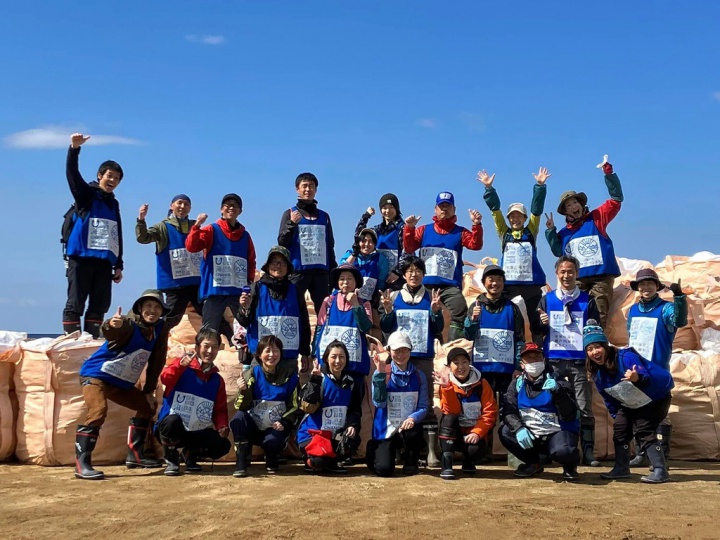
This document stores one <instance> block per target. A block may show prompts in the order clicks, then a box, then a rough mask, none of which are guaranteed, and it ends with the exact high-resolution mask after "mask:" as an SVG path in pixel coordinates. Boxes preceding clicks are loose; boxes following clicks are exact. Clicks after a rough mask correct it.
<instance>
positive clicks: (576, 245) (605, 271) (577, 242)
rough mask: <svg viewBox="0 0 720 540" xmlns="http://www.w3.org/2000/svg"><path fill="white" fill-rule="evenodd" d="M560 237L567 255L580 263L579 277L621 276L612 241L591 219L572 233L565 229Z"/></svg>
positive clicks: (561, 231)
mask: <svg viewBox="0 0 720 540" xmlns="http://www.w3.org/2000/svg"><path fill="white" fill-rule="evenodd" d="M558 235H559V236H560V240H561V241H562V249H563V251H564V252H565V254H566V255H572V256H573V257H575V258H576V259H577V260H578V262H579V263H580V273H579V275H578V277H581V278H584V277H592V276H601V275H609V276H619V275H620V267H619V266H618V263H617V260H615V248H614V247H613V243H612V240H610V239H609V238H608V237H607V236H605V235H603V234H601V233H600V230H599V229H598V228H597V227H596V226H595V222H594V221H593V220H592V219H591V218H589V217H588V218H587V219H586V220H585V221H584V222H583V224H582V225H581V226H580V228H578V229H573V230H572V231H571V230H570V229H568V228H567V227H563V228H562V229H561V230H560V232H559V233H558Z"/></svg>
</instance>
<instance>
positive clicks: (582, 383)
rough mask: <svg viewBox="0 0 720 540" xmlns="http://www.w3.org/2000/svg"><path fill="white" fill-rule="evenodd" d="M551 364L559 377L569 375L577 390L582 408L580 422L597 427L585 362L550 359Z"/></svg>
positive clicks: (578, 400)
mask: <svg viewBox="0 0 720 540" xmlns="http://www.w3.org/2000/svg"><path fill="white" fill-rule="evenodd" d="M550 365H551V366H552V368H553V370H554V371H555V372H556V373H557V374H558V376H559V377H561V378H565V377H567V378H568V380H569V381H570V384H572V385H573V389H574V390H575V399H576V400H577V404H578V408H579V409H580V424H581V425H582V426H584V427H588V428H595V417H594V416H593V412H592V383H591V382H590V380H589V379H588V376H587V370H586V369H585V364H580V363H576V362H575V361H574V360H553V359H551V360H550Z"/></svg>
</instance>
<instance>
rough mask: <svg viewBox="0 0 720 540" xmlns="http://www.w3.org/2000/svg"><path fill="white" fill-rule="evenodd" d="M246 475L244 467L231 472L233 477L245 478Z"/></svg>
mask: <svg viewBox="0 0 720 540" xmlns="http://www.w3.org/2000/svg"><path fill="white" fill-rule="evenodd" d="M247 475H248V473H247V470H246V469H237V470H235V472H233V476H234V477H235V478H245V477H246V476H247Z"/></svg>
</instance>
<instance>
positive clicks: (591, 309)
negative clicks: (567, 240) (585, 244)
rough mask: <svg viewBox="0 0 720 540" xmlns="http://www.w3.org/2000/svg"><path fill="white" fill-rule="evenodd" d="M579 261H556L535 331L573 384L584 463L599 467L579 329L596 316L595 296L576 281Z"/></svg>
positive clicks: (548, 355)
mask: <svg viewBox="0 0 720 540" xmlns="http://www.w3.org/2000/svg"><path fill="white" fill-rule="evenodd" d="M579 269H580V263H578V261H577V259H575V258H574V257H570V256H568V255H563V256H562V257H560V258H559V259H558V260H557V262H556V263H555V275H556V277H557V281H558V287H557V289H555V290H553V291H550V292H548V293H547V294H546V295H545V296H543V298H542V300H540V304H539V305H538V318H537V319H536V320H535V325H536V326H535V332H537V333H540V334H542V335H543V336H545V340H544V342H543V354H544V355H545V358H547V359H548V361H549V362H550V365H551V366H552V367H553V369H554V370H555V371H556V372H558V373H559V374H560V376H561V377H566V376H567V377H568V378H569V380H570V382H572V384H573V386H574V388H575V398H576V399H577V402H578V406H579V407H580V411H581V413H580V437H581V439H582V449H583V455H582V461H583V464H584V465H590V466H591V467H599V466H600V462H599V461H598V460H596V459H595V417H594V416H593V413H592V385H591V384H590V381H589V380H588V377H587V371H586V369H585V351H584V350H583V346H582V332H583V328H584V327H585V325H586V324H587V321H588V319H595V320H597V318H598V309H597V306H596V305H595V300H594V299H593V298H592V297H591V296H590V295H589V294H588V293H587V292H584V291H581V290H580V288H579V287H578V285H577V275H578V271H579Z"/></svg>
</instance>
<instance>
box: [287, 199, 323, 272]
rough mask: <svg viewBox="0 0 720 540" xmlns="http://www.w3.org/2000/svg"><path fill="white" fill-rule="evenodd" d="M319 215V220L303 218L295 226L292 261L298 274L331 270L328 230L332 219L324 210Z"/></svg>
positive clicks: (291, 247)
mask: <svg viewBox="0 0 720 540" xmlns="http://www.w3.org/2000/svg"><path fill="white" fill-rule="evenodd" d="M292 210H297V206H293V207H292ZM317 214H318V215H317V219H307V218H306V217H305V216H303V217H302V219H301V220H300V222H299V223H298V224H297V225H296V226H295V232H294V233H293V240H292V245H291V246H290V259H291V260H292V264H293V268H294V269H295V271H296V272H302V271H303V270H330V239H329V238H328V230H327V225H328V223H329V222H330V218H329V217H328V215H327V214H326V213H325V212H323V211H322V210H318V211H317Z"/></svg>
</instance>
